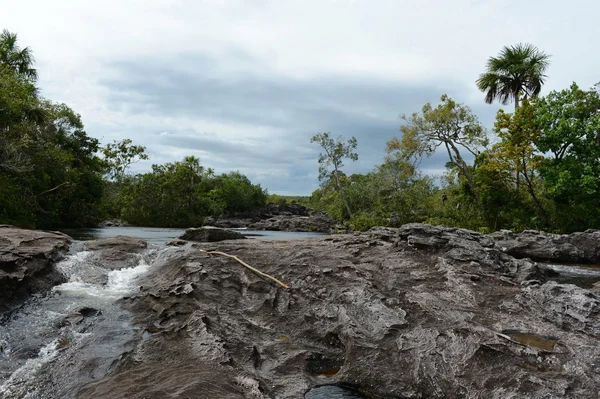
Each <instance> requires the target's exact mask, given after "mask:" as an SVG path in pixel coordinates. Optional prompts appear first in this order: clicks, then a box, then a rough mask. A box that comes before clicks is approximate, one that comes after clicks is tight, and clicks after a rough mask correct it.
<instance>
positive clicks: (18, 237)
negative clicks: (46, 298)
mask: <svg viewBox="0 0 600 399" xmlns="http://www.w3.org/2000/svg"><path fill="white" fill-rule="evenodd" d="M70 242H71V238H70V237H69V236H67V235H65V234H63V233H59V232H49V231H39V230H25V229H19V228H16V227H13V226H8V225H0V315H1V314H2V313H4V312H6V311H10V310H11V309H13V308H14V307H16V306H18V305H19V304H20V303H22V302H23V301H24V300H26V299H27V298H28V297H29V296H31V295H32V294H34V293H43V292H46V291H48V290H49V289H50V288H52V287H53V286H54V285H56V284H60V283H62V282H64V278H63V276H62V275H61V274H60V273H59V272H57V271H56V270H54V269H53V267H52V265H53V264H54V262H55V261H57V260H58V259H60V258H61V257H62V256H63V254H64V253H65V252H66V251H67V250H68V246H69V243H70Z"/></svg>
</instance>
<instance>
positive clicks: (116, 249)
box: [83, 236, 148, 270]
mask: <svg viewBox="0 0 600 399" xmlns="http://www.w3.org/2000/svg"><path fill="white" fill-rule="evenodd" d="M83 247H84V249H85V250H86V251H93V252H94V253H93V255H92V258H91V259H90V261H91V262H94V263H95V264H97V265H100V266H101V267H102V268H104V269H110V270H117V269H124V268H128V267H134V266H136V265H137V264H138V263H139V261H140V258H141V254H142V253H143V252H144V251H145V250H146V248H147V247H148V243H147V242H146V241H145V240H142V239H141V238H136V237H128V236H116V237H110V238H100V239H97V240H91V241H86V242H85V244H84V246H83Z"/></svg>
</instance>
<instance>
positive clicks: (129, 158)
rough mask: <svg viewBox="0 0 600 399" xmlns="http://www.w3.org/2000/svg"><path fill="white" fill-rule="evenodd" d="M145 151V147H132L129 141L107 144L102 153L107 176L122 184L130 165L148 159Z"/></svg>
mask: <svg viewBox="0 0 600 399" xmlns="http://www.w3.org/2000/svg"><path fill="white" fill-rule="evenodd" d="M145 151H146V147H144V146H141V145H134V144H133V142H132V141H131V139H123V140H121V141H116V140H115V141H113V142H112V143H109V144H107V145H106V146H105V147H104V148H103V150H102V152H103V153H104V159H105V160H106V164H107V165H106V167H107V171H108V175H109V176H110V177H112V178H113V179H115V180H116V181H117V182H122V181H123V179H124V178H125V175H126V173H127V169H128V168H129V166H131V164H132V163H136V162H138V161H140V160H142V159H144V160H146V159H148V154H146V152H145Z"/></svg>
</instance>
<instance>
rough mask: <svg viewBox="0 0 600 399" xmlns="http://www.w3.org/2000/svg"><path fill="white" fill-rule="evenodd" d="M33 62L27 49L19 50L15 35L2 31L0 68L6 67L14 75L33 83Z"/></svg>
mask: <svg viewBox="0 0 600 399" xmlns="http://www.w3.org/2000/svg"><path fill="white" fill-rule="evenodd" d="M34 61H35V59H34V58H33V54H32V53H31V50H30V49H29V47H25V48H24V49H21V48H20V47H19V45H18V44H17V34H16V33H11V32H9V31H8V30H6V29H4V30H3V31H2V33H1V34H0V67H8V68H9V69H10V70H12V71H13V72H14V73H15V74H17V75H20V76H22V77H24V78H25V79H27V80H29V81H31V82H35V81H36V80H37V70H36V69H35V68H33V63H34Z"/></svg>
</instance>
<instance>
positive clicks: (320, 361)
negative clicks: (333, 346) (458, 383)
mask: <svg viewBox="0 0 600 399" xmlns="http://www.w3.org/2000/svg"><path fill="white" fill-rule="evenodd" d="M344 361H345V359H344V356H343V355H339V356H335V355H334V356H328V355H324V354H322V353H316V352H311V353H309V354H308V355H307V356H306V371H307V372H308V373H309V374H311V375H314V376H322V377H327V378H331V377H333V376H334V375H336V374H337V373H339V371H340V369H341V368H342V366H343V365H344Z"/></svg>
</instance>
